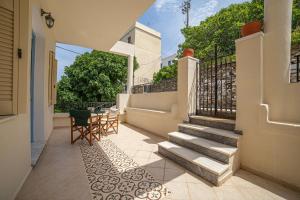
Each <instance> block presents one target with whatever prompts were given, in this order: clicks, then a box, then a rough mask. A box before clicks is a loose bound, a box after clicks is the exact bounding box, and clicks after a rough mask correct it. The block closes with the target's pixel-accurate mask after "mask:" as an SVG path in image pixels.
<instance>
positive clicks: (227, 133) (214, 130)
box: [178, 123, 240, 140]
mask: <svg viewBox="0 0 300 200" xmlns="http://www.w3.org/2000/svg"><path fill="white" fill-rule="evenodd" d="M179 126H181V127H185V128H190V129H193V130H198V131H203V132H206V133H210V134H215V135H219V136H223V137H228V138H231V139H236V140H238V139H239V136H240V135H237V134H235V133H234V131H229V130H224V129H219V128H213V127H208V126H202V125H198V124H190V123H189V124H186V123H181V124H178V127H179ZM199 128H207V129H208V130H199ZM219 131H221V132H225V134H222V133H221V134H220V133H218V132H219Z"/></svg>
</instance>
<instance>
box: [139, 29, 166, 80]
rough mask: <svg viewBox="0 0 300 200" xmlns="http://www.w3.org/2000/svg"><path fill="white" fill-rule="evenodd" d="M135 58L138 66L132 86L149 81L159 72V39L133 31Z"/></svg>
mask: <svg viewBox="0 0 300 200" xmlns="http://www.w3.org/2000/svg"><path fill="white" fill-rule="evenodd" d="M134 45H135V56H136V58H137V61H138V63H139V64H140V67H139V69H137V70H136V71H135V72H134V84H135V85H136V84H142V83H144V81H143V79H148V80H149V81H151V80H152V79H153V74H154V73H155V72H158V71H159V70H160V62H161V39H160V37H157V36H154V35H152V34H149V33H147V32H145V31H143V30H140V29H135V43H134Z"/></svg>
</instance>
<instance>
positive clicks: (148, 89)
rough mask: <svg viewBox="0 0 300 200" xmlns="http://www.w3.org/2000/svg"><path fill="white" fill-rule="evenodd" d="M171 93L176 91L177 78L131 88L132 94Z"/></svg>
mask: <svg viewBox="0 0 300 200" xmlns="http://www.w3.org/2000/svg"><path fill="white" fill-rule="evenodd" d="M171 91H177V78H171V79H166V80H162V81H161V82H159V83H152V84H142V85H135V86H133V87H132V88H131V92H132V93H133V94H139V93H152V92H171Z"/></svg>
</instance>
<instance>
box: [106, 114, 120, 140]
mask: <svg viewBox="0 0 300 200" xmlns="http://www.w3.org/2000/svg"><path fill="white" fill-rule="evenodd" d="M104 124H105V129H104V130H105V134H106V135H107V134H108V133H116V134H118V131H119V111H118V110H115V111H112V110H110V111H109V113H108V114H107V116H106V119H105V122H104Z"/></svg>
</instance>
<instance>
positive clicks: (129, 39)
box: [127, 36, 131, 44]
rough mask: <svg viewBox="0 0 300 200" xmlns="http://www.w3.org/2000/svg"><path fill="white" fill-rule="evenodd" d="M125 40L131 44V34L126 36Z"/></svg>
mask: <svg viewBox="0 0 300 200" xmlns="http://www.w3.org/2000/svg"><path fill="white" fill-rule="evenodd" d="M127 42H128V43H129V44H131V36H129V37H128V38H127Z"/></svg>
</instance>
